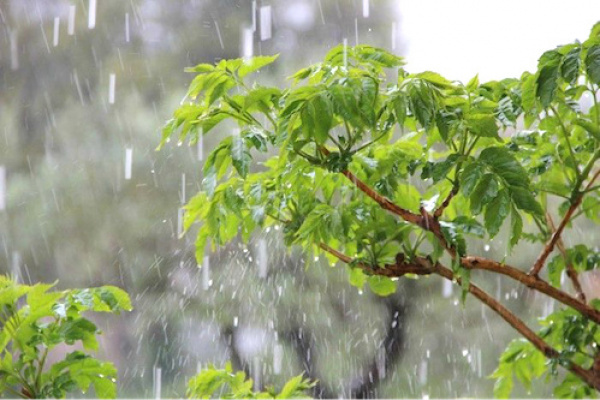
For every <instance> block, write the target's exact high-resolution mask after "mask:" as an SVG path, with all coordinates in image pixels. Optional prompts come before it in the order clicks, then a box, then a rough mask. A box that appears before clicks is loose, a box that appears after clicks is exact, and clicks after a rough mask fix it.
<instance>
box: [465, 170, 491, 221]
mask: <svg viewBox="0 0 600 400" xmlns="http://www.w3.org/2000/svg"><path fill="white" fill-rule="evenodd" d="M497 194H498V181H496V178H495V176H494V174H490V173H487V174H484V175H483V176H482V177H481V179H479V182H477V185H476V186H475V188H474V189H473V192H472V193H471V196H470V197H469V200H470V202H471V212H472V213H473V214H474V215H477V214H479V213H480V212H481V210H482V209H483V206H485V205H486V204H488V203H489V202H490V201H492V200H493V199H494V198H495V197H496V195H497Z"/></svg>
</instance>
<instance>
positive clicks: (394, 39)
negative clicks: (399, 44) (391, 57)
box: [392, 22, 398, 50]
mask: <svg viewBox="0 0 600 400" xmlns="http://www.w3.org/2000/svg"><path fill="white" fill-rule="evenodd" d="M397 31H398V26H397V25H396V22H392V50H396V37H397V33H396V32H397Z"/></svg>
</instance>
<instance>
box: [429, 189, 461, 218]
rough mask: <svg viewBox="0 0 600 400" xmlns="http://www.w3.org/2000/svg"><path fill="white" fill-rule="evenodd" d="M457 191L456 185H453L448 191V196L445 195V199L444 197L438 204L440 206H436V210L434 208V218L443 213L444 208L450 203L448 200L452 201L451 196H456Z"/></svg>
mask: <svg viewBox="0 0 600 400" xmlns="http://www.w3.org/2000/svg"><path fill="white" fill-rule="evenodd" d="M457 193H458V187H456V186H453V187H452V190H451V191H450V193H448V196H447V197H446V199H444V201H443V202H442V204H440V206H439V207H438V208H437V210H435V212H434V213H433V216H434V218H439V217H441V216H442V214H443V213H444V210H445V209H446V208H447V207H448V206H449V205H450V201H452V198H453V197H454V196H456V194H457Z"/></svg>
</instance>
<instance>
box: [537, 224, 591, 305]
mask: <svg viewBox="0 0 600 400" xmlns="http://www.w3.org/2000/svg"><path fill="white" fill-rule="evenodd" d="M546 219H547V220H548V224H549V225H550V228H552V231H553V232H554V231H556V227H555V226H554V221H553V220H552V216H551V215H550V214H548V213H546ZM556 246H557V247H558V250H559V251H560V252H561V254H562V256H563V259H564V260H565V265H566V268H567V276H568V277H569V278H570V279H571V281H572V282H573V287H574V288H575V292H576V293H577V298H578V299H579V300H581V301H582V302H584V303H586V300H585V294H584V293H583V289H582V288H581V283H579V277H578V276H577V271H575V268H574V267H573V263H572V262H571V261H570V260H569V257H568V255H567V250H566V249H565V244H564V242H563V240H562V238H560V239H558V242H556Z"/></svg>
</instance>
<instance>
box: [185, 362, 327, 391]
mask: <svg viewBox="0 0 600 400" xmlns="http://www.w3.org/2000/svg"><path fill="white" fill-rule="evenodd" d="M314 385H315V383H314V382H310V381H309V380H307V379H304V378H303V377H302V375H298V376H296V377H294V378H292V379H290V380H289V381H287V382H286V383H285V385H284V386H283V388H281V391H279V392H278V391H277V390H276V389H275V388H274V387H272V386H268V387H267V388H266V389H265V391H262V392H255V391H253V381H252V379H250V378H246V373H245V372H243V371H238V372H233V369H232V367H231V363H229V362H228V363H226V364H225V368H223V369H217V368H215V366H214V365H209V366H208V367H207V368H205V369H203V370H202V371H201V372H200V373H198V375H196V376H195V377H193V378H192V379H190V380H189V382H188V389H187V398H190V399H209V398H214V397H218V398H221V399H303V398H309V396H308V395H307V394H306V392H307V391H308V390H309V389H310V388H311V387H313V386H314Z"/></svg>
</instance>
